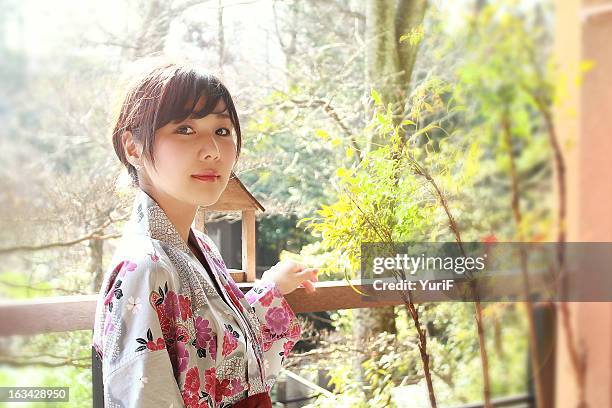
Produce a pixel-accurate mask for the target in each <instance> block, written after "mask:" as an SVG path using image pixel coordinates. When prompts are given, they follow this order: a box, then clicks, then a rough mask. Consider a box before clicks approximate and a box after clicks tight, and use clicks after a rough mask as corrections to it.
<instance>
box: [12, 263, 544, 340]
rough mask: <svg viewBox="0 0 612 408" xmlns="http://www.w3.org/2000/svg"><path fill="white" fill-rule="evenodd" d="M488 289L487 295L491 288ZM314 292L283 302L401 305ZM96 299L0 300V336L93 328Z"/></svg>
mask: <svg viewBox="0 0 612 408" xmlns="http://www.w3.org/2000/svg"><path fill="white" fill-rule="evenodd" d="M495 276H496V277H495V285H494V287H495V288H496V289H498V290H499V294H498V295H499V296H520V294H521V290H522V281H521V279H520V278H518V277H517V276H516V275H514V274H509V275H502V274H496V275H495ZM545 280H546V276H545V275H536V274H533V275H532V276H531V284H532V287H534V288H537V287H538V286H540V287H543V286H544V285H546V282H545ZM237 285H238V287H239V288H240V289H241V290H242V291H243V292H245V293H246V292H248V291H249V290H250V289H251V288H252V287H253V283H251V282H246V283H245V282H241V283H237ZM467 285H468V283H467V281H466V280H459V279H456V280H455V287H456V288H457V289H458V290H459V291H463V290H465V289H467V288H466V286H467ZM491 287H492V286H491V285H489V289H488V290H489V291H491V290H493V289H491ZM316 288H317V290H316V292H314V293H306V291H305V289H303V288H298V289H296V290H295V291H293V292H291V293H289V294H288V295H285V298H286V299H287V302H288V303H289V305H290V306H291V308H292V309H293V311H294V312H295V313H306V312H320V311H326V310H340V309H356V308H375V307H383V306H393V305H400V304H403V303H404V302H403V300H402V298H401V297H400V293H399V292H396V293H395V297H393V294H389V295H388V296H385V298H384V299H371V300H370V298H368V297H364V296H363V295H361V293H363V292H366V293H367V292H370V293H371V292H372V290H371V285H364V284H363V283H362V282H361V281H360V280H351V281H329V282H317V283H316ZM96 298H97V295H78V296H59V297H46V298H36V299H26V300H13V301H3V302H0V336H8V335H18V334H21V335H33V334H41V333H50V332H66V331H74V330H88V329H92V328H93V325H94V315H95V310H96ZM411 299H412V301H413V302H414V303H415V304H418V303H423V302H439V301H445V300H448V299H447V296H446V295H445V294H444V293H443V292H442V291H440V292H437V291H423V290H420V289H418V290H414V291H411Z"/></svg>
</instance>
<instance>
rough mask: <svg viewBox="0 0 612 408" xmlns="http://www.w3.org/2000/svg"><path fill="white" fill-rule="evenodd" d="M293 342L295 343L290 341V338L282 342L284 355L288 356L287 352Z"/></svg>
mask: <svg viewBox="0 0 612 408" xmlns="http://www.w3.org/2000/svg"><path fill="white" fill-rule="evenodd" d="M294 344H295V343H294V342H292V341H291V340H290V341H287V342H285V344H283V350H284V353H285V357H288V356H289V352H290V351H291V349H292V348H293V345H294Z"/></svg>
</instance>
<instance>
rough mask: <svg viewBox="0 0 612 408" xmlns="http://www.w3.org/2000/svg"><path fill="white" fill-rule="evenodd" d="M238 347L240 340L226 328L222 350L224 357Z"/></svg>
mask: <svg viewBox="0 0 612 408" xmlns="http://www.w3.org/2000/svg"><path fill="white" fill-rule="evenodd" d="M237 347H238V341H237V340H236V338H235V337H234V336H233V335H232V333H231V332H230V331H229V330H225V333H224V335H223V351H222V352H221V354H222V355H223V357H225V356H227V355H229V354H230V353H231V352H232V351H234V350H236V348H237Z"/></svg>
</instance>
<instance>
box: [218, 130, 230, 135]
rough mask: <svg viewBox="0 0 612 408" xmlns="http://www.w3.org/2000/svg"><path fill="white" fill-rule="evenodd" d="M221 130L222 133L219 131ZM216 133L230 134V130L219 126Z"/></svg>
mask: <svg viewBox="0 0 612 408" xmlns="http://www.w3.org/2000/svg"><path fill="white" fill-rule="evenodd" d="M219 132H222V133H219ZM217 134H218V135H219V136H229V135H230V134H231V131H230V130H229V129H228V128H219V129H217Z"/></svg>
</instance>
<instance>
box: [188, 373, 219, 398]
mask: <svg viewBox="0 0 612 408" xmlns="http://www.w3.org/2000/svg"><path fill="white" fill-rule="evenodd" d="M213 370H214V368H213ZM206 372H208V370H206ZM184 392H187V393H189V394H195V395H196V402H197V395H198V393H199V392H200V373H199V372H198V367H191V368H190V369H189V370H187V374H186V375H185V391H184Z"/></svg>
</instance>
